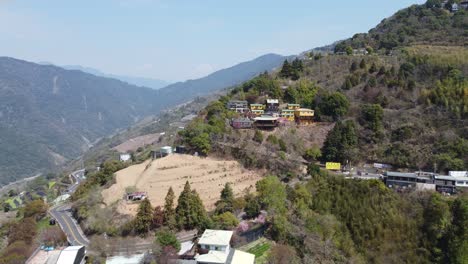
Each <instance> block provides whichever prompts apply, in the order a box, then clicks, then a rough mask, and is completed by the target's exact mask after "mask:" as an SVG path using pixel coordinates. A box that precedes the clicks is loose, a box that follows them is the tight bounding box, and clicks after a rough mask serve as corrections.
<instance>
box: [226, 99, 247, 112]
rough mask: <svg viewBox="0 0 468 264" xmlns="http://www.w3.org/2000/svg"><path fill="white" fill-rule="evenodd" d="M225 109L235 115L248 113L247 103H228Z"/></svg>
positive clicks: (234, 101)
mask: <svg viewBox="0 0 468 264" xmlns="http://www.w3.org/2000/svg"><path fill="white" fill-rule="evenodd" d="M226 107H227V108H228V109H229V110H231V111H235V112H237V113H246V112H248V111H249V103H248V102H247V101H238V100H233V101H229V102H228V103H227V105H226Z"/></svg>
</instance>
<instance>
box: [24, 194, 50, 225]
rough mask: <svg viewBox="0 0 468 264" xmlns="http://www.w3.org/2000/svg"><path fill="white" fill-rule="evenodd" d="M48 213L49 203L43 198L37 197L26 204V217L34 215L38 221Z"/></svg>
mask: <svg viewBox="0 0 468 264" xmlns="http://www.w3.org/2000/svg"><path fill="white" fill-rule="evenodd" d="M46 214H47V204H46V203H44V201H43V200H42V199H37V200H34V201H31V202H29V203H28V204H26V206H25V208H24V217H25V218H26V217H33V218H34V219H35V220H36V221H39V220H41V219H42V218H44V217H45V216H46Z"/></svg>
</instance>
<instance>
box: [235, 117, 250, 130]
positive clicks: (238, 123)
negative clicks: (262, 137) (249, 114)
mask: <svg viewBox="0 0 468 264" xmlns="http://www.w3.org/2000/svg"><path fill="white" fill-rule="evenodd" d="M252 125H253V121H252V120H250V119H249V118H233V119H232V120H231V126H232V127H233V128H236V129H242V128H252Z"/></svg>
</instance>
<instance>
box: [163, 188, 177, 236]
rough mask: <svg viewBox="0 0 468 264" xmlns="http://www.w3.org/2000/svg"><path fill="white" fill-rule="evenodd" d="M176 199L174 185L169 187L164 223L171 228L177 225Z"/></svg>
mask: <svg viewBox="0 0 468 264" xmlns="http://www.w3.org/2000/svg"><path fill="white" fill-rule="evenodd" d="M174 199H175V195H174V190H172V187H169V190H168V191H167V194H166V198H165V199H164V200H165V203H164V225H166V226H168V227H169V228H171V229H173V228H175V227H176V225H177V222H176V218H175V209H174Z"/></svg>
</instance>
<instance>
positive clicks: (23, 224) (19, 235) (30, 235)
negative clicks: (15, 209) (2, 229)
mask: <svg viewBox="0 0 468 264" xmlns="http://www.w3.org/2000/svg"><path fill="white" fill-rule="evenodd" d="M35 236H36V221H35V220H34V218H32V217H28V218H23V219H21V220H20V221H18V222H16V223H14V224H12V225H11V226H10V230H9V232H8V245H10V244H12V243H13V242H15V241H24V242H26V243H27V244H28V245H30V244H31V243H32V242H33V239H34V237H35Z"/></svg>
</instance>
